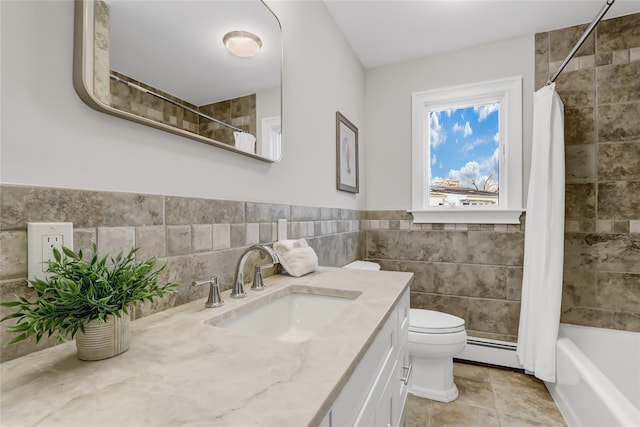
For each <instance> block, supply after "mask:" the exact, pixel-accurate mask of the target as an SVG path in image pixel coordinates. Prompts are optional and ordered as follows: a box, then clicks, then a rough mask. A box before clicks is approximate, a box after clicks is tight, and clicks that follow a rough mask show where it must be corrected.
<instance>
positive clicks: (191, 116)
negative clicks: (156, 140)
mask: <svg viewBox="0 0 640 427" xmlns="http://www.w3.org/2000/svg"><path fill="white" fill-rule="evenodd" d="M112 72H113V74H115V75H116V76H118V77H120V78H121V79H122V80H125V81H128V82H132V83H134V84H136V85H138V86H141V87H144V88H145V89H149V90H150V91H152V92H155V93H157V94H159V95H162V96H164V97H165V98H168V99H171V100H172V101H175V102H177V103H180V104H183V105H186V106H187V107H189V108H191V109H192V110H196V111H200V112H201V113H203V114H206V115H208V116H211V117H215V118H216V119H218V120H221V121H223V122H225V123H228V124H230V125H232V126H235V127H237V128H239V129H242V130H244V131H247V132H249V133H251V134H252V135H257V133H256V95H255V94H251V95H246V96H241V97H238V98H233V99H228V100H225V101H220V102H216V103H213V104H207V105H201V106H197V105H194V104H190V103H189V102H187V101H184V100H182V99H180V98H176V97H175V96H173V95H171V94H169V93H166V92H163V91H161V90H159V89H157V88H154V87H152V86H149V85H147V84H145V83H143V82H139V81H137V80H134V79H132V78H130V77H128V76H126V75H124V74H121V73H118V72H116V71H112ZM110 99H111V106H112V107H114V108H116V109H118V110H120V111H126V112H128V113H131V114H135V115H136V116H140V117H145V118H147V119H150V120H153V121H156V122H158V123H163V124H165V125H168V126H173V127H175V128H178V129H182V130H186V131H188V132H192V133H195V134H198V135H201V136H204V137H205V138H211V139H214V140H216V141H218V142H222V143H224V144H228V145H234V144H235V138H234V136H233V132H234V131H233V129H231V128H229V127H227V126H224V125H222V124H219V123H216V122H214V121H213V120H209V119H207V118H205V117H202V116H199V115H197V114H195V113H192V112H191V111H189V110H187V109H186V108H182V107H178V106H176V105H174V104H172V103H170V102H167V101H165V100H163V99H160V98H158V97H156V96H153V95H151V94H149V93H145V92H142V91H140V90H138V89H135V88H131V87H129V86H127V85H126V84H124V83H120V82H118V81H115V80H111V98H110Z"/></svg>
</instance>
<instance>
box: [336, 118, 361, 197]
mask: <svg viewBox="0 0 640 427" xmlns="http://www.w3.org/2000/svg"><path fill="white" fill-rule="evenodd" d="M358 169H359V168H358V128H357V127H355V126H354V124H353V123H351V122H350V121H349V120H347V118H346V117H345V116H343V115H342V114H341V113H340V112H339V111H336V178H337V183H338V190H342V191H348V192H349V193H357V192H358V187H359V179H358V175H359V173H358V172H359V171H358Z"/></svg>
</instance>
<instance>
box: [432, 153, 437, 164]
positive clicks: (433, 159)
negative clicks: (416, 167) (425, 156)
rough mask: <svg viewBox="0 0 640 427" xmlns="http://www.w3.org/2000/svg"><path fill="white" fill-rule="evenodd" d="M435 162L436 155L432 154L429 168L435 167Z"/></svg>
mask: <svg viewBox="0 0 640 427" xmlns="http://www.w3.org/2000/svg"><path fill="white" fill-rule="evenodd" d="M436 162H437V160H436V155H435V154H434V155H433V156H431V166H433V165H435V164H436Z"/></svg>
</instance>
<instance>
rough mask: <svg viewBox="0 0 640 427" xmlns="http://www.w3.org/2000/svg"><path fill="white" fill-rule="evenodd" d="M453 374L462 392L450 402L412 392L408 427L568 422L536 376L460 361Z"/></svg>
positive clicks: (554, 423) (408, 403) (461, 426)
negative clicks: (438, 400)
mask: <svg viewBox="0 0 640 427" xmlns="http://www.w3.org/2000/svg"><path fill="white" fill-rule="evenodd" d="M453 375H454V378H455V382H456V385H457V386H458V391H459V392H460V395H459V396H458V399H456V400H455V401H453V402H451V403H440V402H435V401H432V400H428V399H421V398H418V397H415V396H412V395H411V394H410V395H409V397H408V398H407V406H406V407H405V412H406V420H407V423H406V425H407V427H445V426H451V427H465V426H474V427H475V426H477V427H485V426H501V427H504V426H510V427H511V426H512V427H516V426H517V427H526V426H548V427H551V426H554V427H555V426H566V423H565V422H564V420H563V418H562V415H561V414H560V411H559V410H558V407H557V406H556V404H555V403H554V402H553V399H552V398H551V395H550V394H549V392H548V391H547V388H546V387H545V385H544V383H543V382H542V381H540V380H538V379H537V378H535V377H533V376H530V375H525V374H524V373H521V372H514V371H511V370H506V369H499V368H490V367H485V366H478V365H471V364H466V363H459V362H456V363H454V365H453Z"/></svg>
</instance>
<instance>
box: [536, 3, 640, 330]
mask: <svg viewBox="0 0 640 427" xmlns="http://www.w3.org/2000/svg"><path fill="white" fill-rule="evenodd" d="M580 34H582V27H580V26H577V27H570V28H565V29H561V30H555V31H551V32H547V33H540V34H536V36H535V41H536V52H535V62H536V89H538V88H540V87H542V86H543V85H544V84H545V82H546V81H547V80H548V79H549V77H550V76H551V74H553V73H554V72H555V70H556V68H557V66H558V65H559V62H560V61H562V60H563V59H564V57H565V56H566V54H567V53H568V51H569V49H570V48H571V46H573V44H574V43H575V41H576V40H577V39H576V37H579V35H580ZM638 52H640V13H636V14H632V15H627V16H622V17H618V18H613V19H608V20H604V21H602V22H601V23H600V24H598V26H597V27H596V29H595V31H594V33H593V34H592V35H591V36H590V37H589V38H588V39H587V41H586V42H585V44H584V45H583V46H582V48H581V49H580V51H579V52H578V54H577V55H576V57H575V58H574V59H573V60H572V61H571V62H572V63H573V64H574V66H573V67H569V68H568V69H567V70H565V71H564V72H563V73H562V74H561V75H560V76H559V77H558V79H557V80H556V90H557V91H558V94H559V95H560V98H561V99H562V101H563V103H564V111H565V155H566V197H565V206H566V208H565V217H566V221H565V254H564V257H565V261H564V265H565V268H564V285H563V298H562V317H561V322H564V323H572V324H577V325H583V326H594V327H602V328H612V329H622V330H628V331H636V332H639V331H640V233H638V230H635V229H634V228H633V227H632V225H634V224H636V223H638V221H639V220H640V79H639V78H638V76H640V55H639V54H638Z"/></svg>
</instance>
